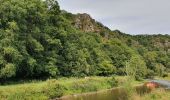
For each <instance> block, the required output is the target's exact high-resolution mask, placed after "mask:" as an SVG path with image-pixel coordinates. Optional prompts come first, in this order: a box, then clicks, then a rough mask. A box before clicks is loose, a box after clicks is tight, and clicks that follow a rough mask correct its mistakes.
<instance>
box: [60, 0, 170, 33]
mask: <svg viewBox="0 0 170 100" xmlns="http://www.w3.org/2000/svg"><path fill="white" fill-rule="evenodd" d="M58 1H59V4H60V7H61V9H64V10H66V11H69V12H72V13H88V14H90V15H91V16H92V17H93V18H94V19H96V20H97V21H99V22H101V23H103V24H104V25H105V26H107V27H109V28H110V29H112V30H115V29H119V30H120V31H122V32H125V33H129V34H158V33H161V34H170V0H58Z"/></svg>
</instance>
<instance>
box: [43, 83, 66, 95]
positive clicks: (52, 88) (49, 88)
mask: <svg viewBox="0 0 170 100" xmlns="http://www.w3.org/2000/svg"><path fill="white" fill-rule="evenodd" d="M64 90H66V88H65V87H64V86H63V85H61V84H59V83H58V82H57V81H56V80H48V81H47V85H45V87H44V89H43V91H44V93H45V94H46V95H47V96H48V97H49V98H56V97H61V96H63V94H64Z"/></svg>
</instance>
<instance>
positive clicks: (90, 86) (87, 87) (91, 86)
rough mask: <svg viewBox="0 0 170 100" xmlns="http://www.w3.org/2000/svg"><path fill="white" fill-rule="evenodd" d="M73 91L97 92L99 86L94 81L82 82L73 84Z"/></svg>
mask: <svg viewBox="0 0 170 100" xmlns="http://www.w3.org/2000/svg"><path fill="white" fill-rule="evenodd" d="M72 88H73V89H75V90H78V91H80V92H81V93H83V92H90V91H97V84H96V83H95V82H94V80H93V81H86V80H80V81H78V82H75V83H74V84H73V87H72Z"/></svg>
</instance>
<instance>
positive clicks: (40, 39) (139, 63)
mask: <svg viewBox="0 0 170 100" xmlns="http://www.w3.org/2000/svg"><path fill="white" fill-rule="evenodd" d="M0 4H1V6H0V80H6V79H11V78H13V79H24V78H50V77H60V76H67V77H70V76H76V77H84V76H92V75H97V76H109V75H114V74H116V75H127V74H129V75H134V76H135V78H136V79H140V78H144V77H146V76H148V75H161V76H162V75H164V73H165V70H166V69H169V67H170V63H169V62H170V54H169V50H164V49H165V48H164V47H158V48H155V49H154V48H152V47H150V45H151V44H150V39H148V38H145V36H126V35H124V34H123V33H122V34H118V33H117V31H116V32H112V33H110V34H109V35H108V36H107V38H106V37H104V35H103V34H104V33H103V34H102V32H100V34H98V33H97V32H86V33H85V32H83V31H81V30H79V29H77V28H75V27H74V26H73V25H72V21H71V20H70V19H69V18H68V17H72V16H71V15H70V13H68V14H63V12H62V11H61V10H60V7H59V5H58V3H57V1H55V0H46V1H43V0H1V1H0ZM65 13H67V12H65ZM71 19H72V18H71ZM99 26H100V27H101V25H99ZM105 31H108V32H110V30H108V29H105V30H104V32H105ZM165 37H166V38H167V41H169V39H170V38H169V36H165ZM143 38H144V39H143ZM158 39H159V37H158ZM154 40H155V41H156V40H157V39H153V41H152V42H154ZM133 42H135V43H133ZM145 43H149V44H145ZM158 43H162V42H158ZM168 45H169V42H168ZM153 46H154V45H153ZM149 48H151V49H149ZM167 49H169V47H167Z"/></svg>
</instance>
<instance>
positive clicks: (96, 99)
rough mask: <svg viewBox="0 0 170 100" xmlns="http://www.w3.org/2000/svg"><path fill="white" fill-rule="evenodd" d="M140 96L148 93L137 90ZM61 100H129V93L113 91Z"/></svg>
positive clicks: (141, 89)
mask: <svg viewBox="0 0 170 100" xmlns="http://www.w3.org/2000/svg"><path fill="white" fill-rule="evenodd" d="M136 90H137V92H138V93H139V94H142V93H144V92H146V91H145V90H144V89H143V88H142V87H137V88H136ZM59 100H128V96H127V93H126V92H125V90H123V89H120V88H119V89H112V90H107V91H104V92H96V93H89V94H81V95H73V96H66V97H64V98H61V99H59Z"/></svg>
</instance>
